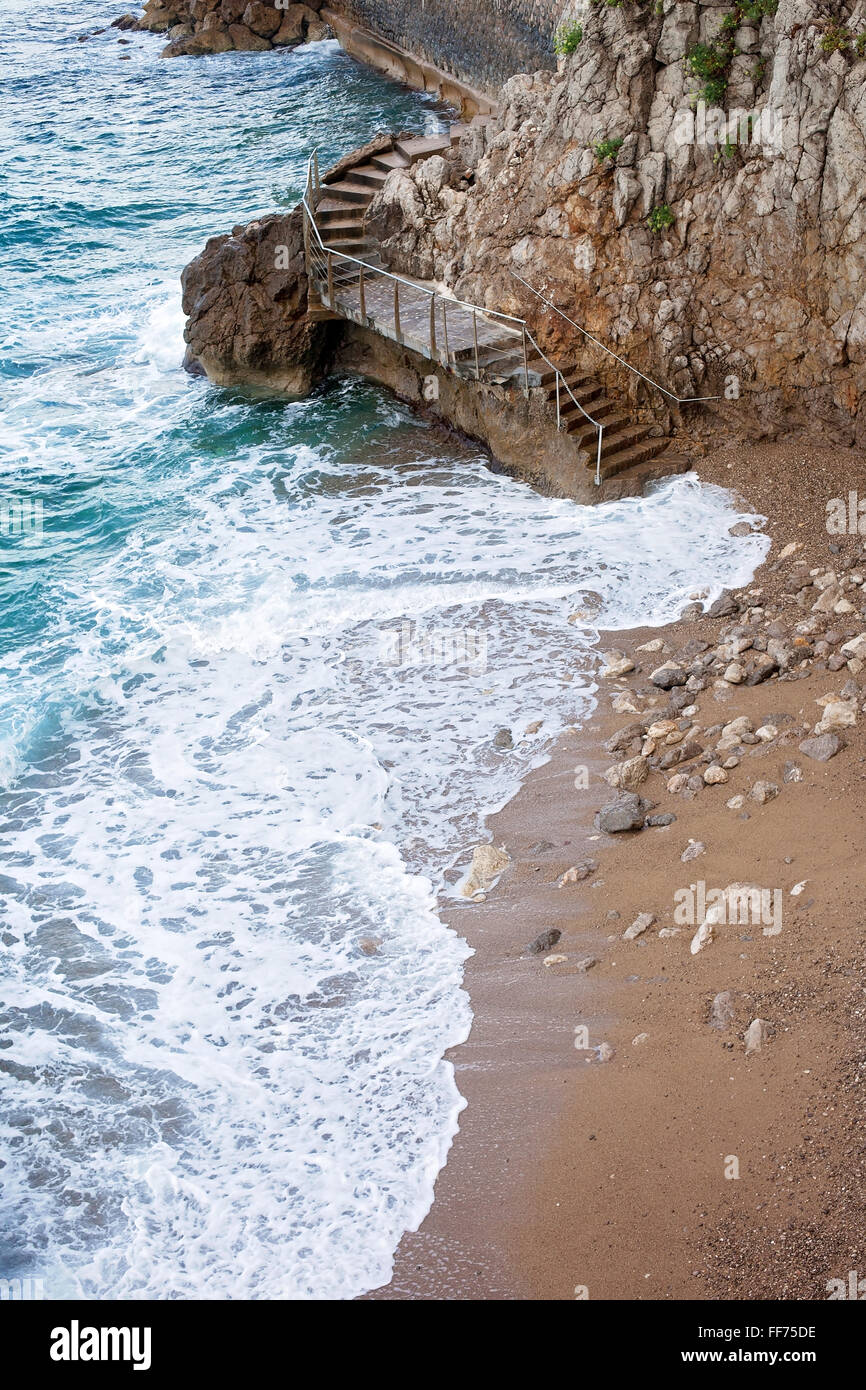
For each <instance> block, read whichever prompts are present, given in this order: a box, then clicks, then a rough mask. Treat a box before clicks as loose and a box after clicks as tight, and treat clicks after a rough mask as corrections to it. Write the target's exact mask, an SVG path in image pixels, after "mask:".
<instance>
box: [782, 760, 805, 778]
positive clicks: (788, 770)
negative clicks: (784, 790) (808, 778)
mask: <svg viewBox="0 0 866 1390" xmlns="http://www.w3.org/2000/svg"><path fill="white" fill-rule="evenodd" d="M802 780H803V769H802V768H801V766H800V764H799V763H795V762H791V761H790V760H789V761H788V762H786V763H785V766H784V768H783V769H782V781H783V782H802Z"/></svg>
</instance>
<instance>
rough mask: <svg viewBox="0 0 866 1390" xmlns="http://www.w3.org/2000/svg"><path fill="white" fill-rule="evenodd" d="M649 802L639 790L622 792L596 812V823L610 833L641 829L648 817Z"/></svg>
mask: <svg viewBox="0 0 866 1390" xmlns="http://www.w3.org/2000/svg"><path fill="white" fill-rule="evenodd" d="M646 811H647V804H646V802H645V801H644V800H643V799H642V798H641V797H639V796H638V795H637V792H620V794H619V796H618V797H616V799H615V800H614V801H610V802H608V804H607V806H602V808H601V810H600V811H598V812H597V813H596V817H595V824H596V826H597V828H598V829H599V830H605V831H607V833H608V835H619V834H621V833H622V832H623V831H626V830H640V828H641V826H642V825H643V823H644V819H645V817H646Z"/></svg>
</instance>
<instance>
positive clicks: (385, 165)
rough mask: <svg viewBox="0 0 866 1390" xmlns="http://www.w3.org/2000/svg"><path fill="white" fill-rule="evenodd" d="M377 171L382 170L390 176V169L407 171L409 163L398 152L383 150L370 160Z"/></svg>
mask: <svg viewBox="0 0 866 1390" xmlns="http://www.w3.org/2000/svg"><path fill="white" fill-rule="evenodd" d="M370 163H371V164H375V166H376V168H377V169H384V171H385V173H386V174H390V172H391V170H392V169H408V168H409V161H408V159H407V158H406V156H405V155H404V154H401V153H400V151H399V150H384V151H383V152H382V154H374V155H373V158H372V159H371V160H370Z"/></svg>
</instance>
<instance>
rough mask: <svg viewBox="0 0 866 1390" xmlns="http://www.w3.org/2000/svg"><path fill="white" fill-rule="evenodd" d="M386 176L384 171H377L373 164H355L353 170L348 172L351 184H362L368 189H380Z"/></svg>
mask: <svg viewBox="0 0 866 1390" xmlns="http://www.w3.org/2000/svg"><path fill="white" fill-rule="evenodd" d="M387 177H388V174H387V173H386V171H385V170H384V169H377V168H376V165H375V164H356V165H355V167H354V169H350V170H349V178H350V179H351V180H352V182H353V183H363V184H365V185H366V186H367V187H369V188H373V189H376V188H381V187H382V184H383V183H384V182H385V180H386V178H387Z"/></svg>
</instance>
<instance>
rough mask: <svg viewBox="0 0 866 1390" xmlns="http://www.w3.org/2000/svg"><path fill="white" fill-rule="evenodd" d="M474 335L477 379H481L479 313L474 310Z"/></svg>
mask: <svg viewBox="0 0 866 1390" xmlns="http://www.w3.org/2000/svg"><path fill="white" fill-rule="evenodd" d="M472 337H473V339H474V342H475V380H476V381H480V380H481V367H480V365H479V362H478V313H477V310H475V309H473V310H472Z"/></svg>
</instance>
